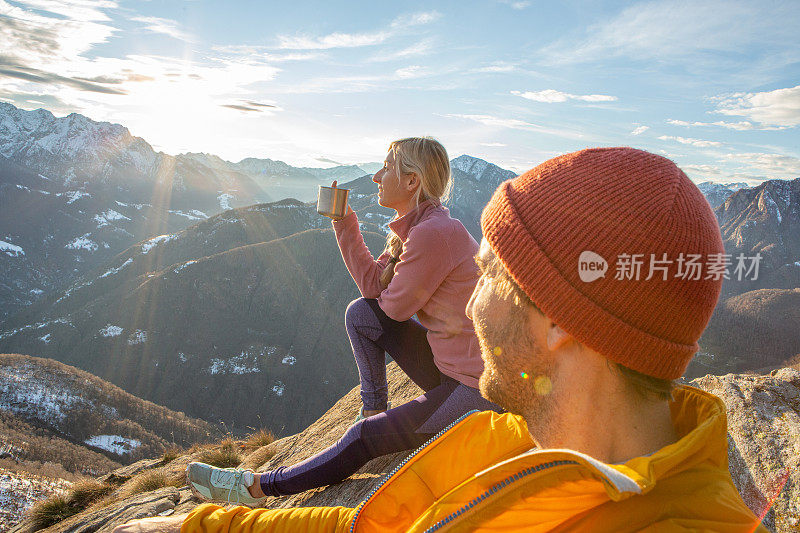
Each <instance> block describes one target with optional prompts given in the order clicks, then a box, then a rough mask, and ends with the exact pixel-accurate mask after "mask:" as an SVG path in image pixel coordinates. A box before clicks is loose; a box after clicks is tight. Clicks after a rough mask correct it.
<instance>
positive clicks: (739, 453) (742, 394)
mask: <svg viewBox="0 0 800 533" xmlns="http://www.w3.org/2000/svg"><path fill="white" fill-rule="evenodd" d="M691 384H692V385H695V386H697V387H700V388H702V389H704V390H707V391H708V392H710V393H712V394H715V395H717V396H719V397H720V398H721V399H722V401H724V402H725V405H726V407H727V409H728V460H729V462H730V471H731V476H732V477H733V482H734V483H735V484H736V488H738V489H739V493H740V494H741V495H742V498H743V499H744V501H745V503H746V504H747V506H748V507H750V509H751V510H752V511H753V512H754V513H756V515H758V516H764V524H765V525H766V526H767V527H768V528H770V529H771V530H773V531H779V532H783V531H797V530H798V529H800V371H797V370H796V369H794V368H782V369H780V370H775V371H774V372H772V373H771V374H769V375H763V376H760V375H747V374H728V375H725V376H705V377H703V378H698V379H696V380H694V381H692V382H691Z"/></svg>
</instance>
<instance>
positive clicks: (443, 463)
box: [181, 387, 766, 533]
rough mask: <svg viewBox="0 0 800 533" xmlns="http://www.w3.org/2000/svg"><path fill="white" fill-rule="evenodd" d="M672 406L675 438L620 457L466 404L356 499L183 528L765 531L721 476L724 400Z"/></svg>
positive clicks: (237, 514)
mask: <svg viewBox="0 0 800 533" xmlns="http://www.w3.org/2000/svg"><path fill="white" fill-rule="evenodd" d="M670 406H671V410H672V419H673V423H674V425H675V429H676V431H677V433H678V435H679V437H681V438H680V440H678V442H676V443H674V444H671V445H669V446H666V447H664V448H662V449H661V450H659V451H657V452H656V453H654V454H652V455H650V456H647V457H637V458H635V459H632V460H630V461H628V462H627V463H625V464H623V465H608V464H605V463H602V462H600V461H597V460H596V459H593V458H591V457H589V456H587V455H584V454H581V453H576V452H574V451H571V450H538V449H531V441H530V438H529V437H528V433H527V428H526V426H525V422H524V421H523V420H522V419H521V418H519V417H516V416H513V415H508V414H505V415H498V414H495V413H492V412H482V413H475V414H472V415H468V416H466V417H464V418H462V419H461V420H459V421H457V422H456V423H455V424H454V425H453V426H452V427H451V428H449V429H447V430H445V431H443V432H442V434H440V435H439V436H437V438H435V439H432V440H431V441H430V442H429V443H427V444H426V445H424V446H422V447H420V448H418V449H417V450H416V451H415V452H414V453H413V454H412V455H411V456H409V458H408V459H407V460H406V461H404V462H403V463H402V464H401V465H400V467H399V468H398V469H397V470H396V471H395V472H393V473H392V474H391V475H390V476H389V477H388V478H387V479H386V480H385V481H384V482H383V483H381V484H380V485H379V486H378V487H377V488H376V489H375V491H374V492H373V493H372V494H371V495H370V496H369V497H368V498H367V499H366V500H365V501H364V502H362V503H361V505H360V506H359V507H358V508H357V509H351V508H348V507H306V508H297V509H256V510H249V509H246V508H243V507H236V508H234V509H230V510H227V511H226V510H225V509H223V508H220V507H217V506H215V505H210V504H206V505H202V506H200V507H198V508H197V509H195V510H194V511H193V512H192V513H191V514H190V515H189V516H188V517H187V518H186V520H185V521H184V523H183V527H182V528H181V531H182V533H186V532H195V531H207V532H215V533H216V532H219V533H222V532H228V531H230V532H242V533H267V532H269V533H273V532H275V533H277V532H287V533H288V532H297V531H318V532H322V531H327V532H334V531H335V532H339V531H341V532H345V531H349V532H354V533H373V532H374V533H386V532H389V533H391V532H400V531H410V532H415V533H416V532H420V533H421V532H433V531H436V532H440V531H484V532H488V531H493V532H498V531H531V532H537V531H608V532H620V531H640V530H642V529H647V530H650V531H689V530H691V531H704V530H705V531H717V532H745V531H748V532H750V531H754V530H756V529H758V530H760V531H766V530H764V529H763V528H760V526H759V523H758V520H757V519H756V518H755V517H754V516H753V514H752V513H751V512H750V510H749V509H747V507H746V506H745V505H744V503H743V502H742V500H741V498H740V497H739V494H738V493H737V491H736V488H735V487H734V485H733V483H732V481H731V478H730V474H729V472H728V456H727V440H726V429H727V424H726V417H725V406H724V405H723V404H722V401H721V400H719V399H718V398H716V397H715V396H713V395H711V394H708V393H706V392H703V391H701V390H699V389H694V388H691V387H681V388H679V389H678V390H677V391H676V393H675V401H673V402H672V403H671V404H670Z"/></svg>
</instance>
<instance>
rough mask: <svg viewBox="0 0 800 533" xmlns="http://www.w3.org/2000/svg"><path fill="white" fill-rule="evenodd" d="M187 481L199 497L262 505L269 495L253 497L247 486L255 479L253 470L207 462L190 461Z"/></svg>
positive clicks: (187, 469) (187, 468) (251, 505)
mask: <svg viewBox="0 0 800 533" xmlns="http://www.w3.org/2000/svg"><path fill="white" fill-rule="evenodd" d="M186 481H187V482H188V483H189V488H190V489H192V492H193V493H194V495H195V496H197V497H198V498H201V499H203V500H211V501H216V502H229V503H237V504H242V505H247V506H248V507H260V506H261V505H263V504H264V502H265V501H266V499H267V497H266V496H264V497H263V498H253V497H252V496H251V495H250V492H249V491H248V490H247V487H249V486H250V485H252V484H253V482H254V481H255V475H254V474H253V472H252V470H241V469H239V468H217V467H215V466H211V465H207V464H205V463H189V466H187V467H186Z"/></svg>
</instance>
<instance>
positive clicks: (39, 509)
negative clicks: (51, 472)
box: [29, 479, 114, 530]
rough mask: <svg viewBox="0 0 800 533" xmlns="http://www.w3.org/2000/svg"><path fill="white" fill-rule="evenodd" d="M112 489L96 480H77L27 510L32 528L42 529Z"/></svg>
mask: <svg viewBox="0 0 800 533" xmlns="http://www.w3.org/2000/svg"><path fill="white" fill-rule="evenodd" d="M113 490H114V486H113V485H109V484H108V483H103V482H102V481H97V480H93V479H92V480H85V481H78V482H77V483H75V484H73V485H72V487H70V489H69V491H68V492H67V493H66V494H65V493H59V494H54V495H53V496H51V497H49V498H47V499H46V500H42V501H40V502H38V503H36V504H34V506H33V507H31V510H30V511H29V516H30V520H31V524H32V525H33V528H34V530H38V529H44V528H46V527H48V526H51V525H53V524H56V523H58V522H61V521H62V520H64V519H65V518H69V517H70V516H72V515H74V514H78V513H80V512H81V511H83V510H84V509H86V508H88V507H89V506H90V505H92V504H93V503H95V502H97V501H99V500H101V499H103V498H104V497H106V496H107V495H108V494H110V493H111V492H112V491H113Z"/></svg>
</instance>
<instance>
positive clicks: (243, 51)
mask: <svg viewBox="0 0 800 533" xmlns="http://www.w3.org/2000/svg"><path fill="white" fill-rule="evenodd" d="M211 50H212V51H213V52H215V53H216V54H217V55H218V56H219V57H215V58H213V59H217V60H222V59H224V58H228V57H233V58H237V59H242V60H250V61H253V60H254V59H257V60H259V61H263V62H268V63H286V62H289V61H312V60H316V59H322V58H324V57H325V55H324V53H323V52H286V53H279V54H276V53H274V52H273V48H271V47H268V46H259V45H250V44H232V45H225V46H219V45H217V46H212V47H211Z"/></svg>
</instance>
